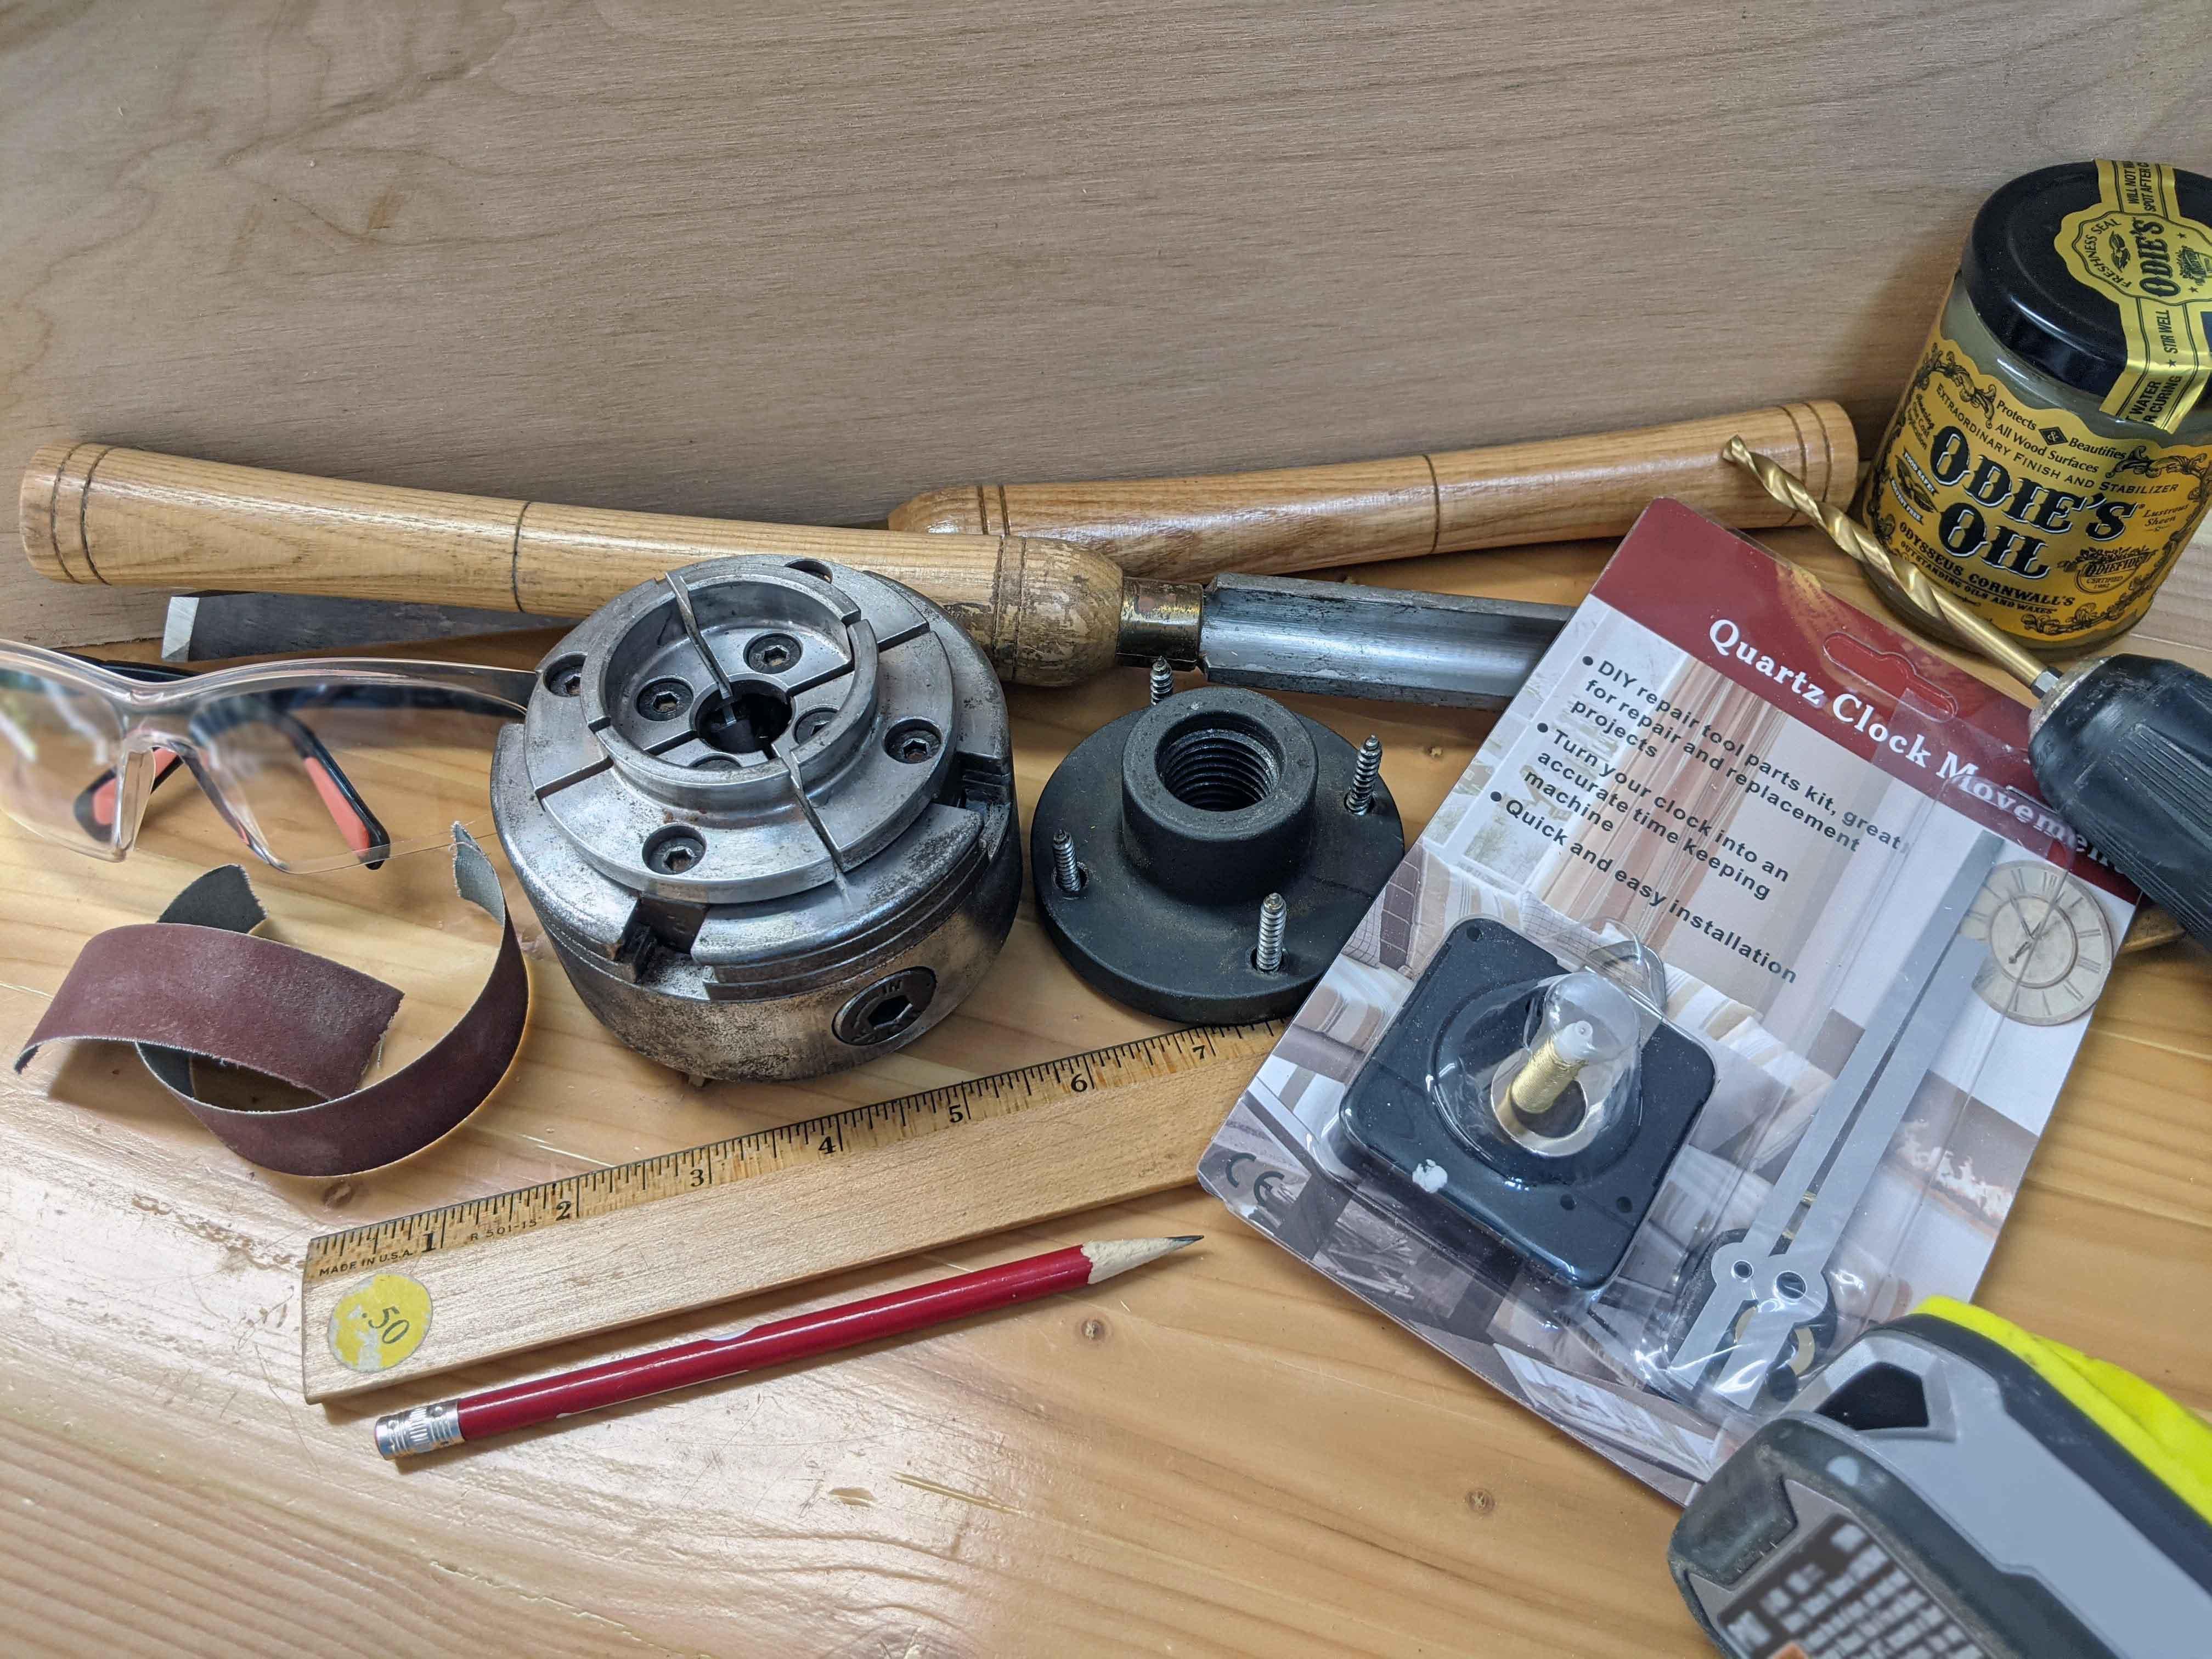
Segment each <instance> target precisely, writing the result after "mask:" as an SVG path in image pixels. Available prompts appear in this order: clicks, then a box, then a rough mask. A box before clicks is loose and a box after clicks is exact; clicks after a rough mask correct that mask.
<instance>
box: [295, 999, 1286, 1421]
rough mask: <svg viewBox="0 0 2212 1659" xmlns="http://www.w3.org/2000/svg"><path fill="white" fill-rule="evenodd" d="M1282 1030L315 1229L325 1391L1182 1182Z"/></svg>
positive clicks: (848, 1113)
mask: <svg viewBox="0 0 2212 1659" xmlns="http://www.w3.org/2000/svg"><path fill="white" fill-rule="evenodd" d="M1280 1030H1281V1027H1280V1026H1279V1024H1275V1023H1273V1022H1269V1023H1267V1024H1257V1025H1240V1026H1202V1027H1197V1028H1194V1029H1192V1030H1184V1031H1173V1032H1170V1033H1168V1034H1166V1035H1164V1036H1155V1037H1144V1038H1139V1039H1138V1040H1136V1041H1134V1042H1123V1043H1118V1044H1116V1045H1115V1046H1114V1047H1113V1048H1098V1049H1094V1050H1092V1051H1091V1052H1090V1053H1088V1054H1077V1055H1074V1056H1073V1057H1071V1058H1069V1059H1066V1060H1048V1061H1046V1062H1044V1063H1042V1064H1041V1065H1036V1066H1023V1067H1022V1068H1021V1069H1019V1070H1018V1071H1012V1072H1001V1073H998V1074H996V1075H995V1076H992V1077H985V1078H977V1079H974V1080H973V1081H971V1082H967V1083H956V1084H951V1085H946V1086H945V1087H943V1088H939V1089H932V1090H930V1091H927V1092H926V1093H923V1094H918V1095H908V1096H905V1097H902V1098H901V1099H897V1100H888V1101H884V1102H882V1103H879V1104H877V1105H873V1106H855V1107H853V1108H850V1109H848V1110H845V1111H842V1112H836V1113H833V1114H831V1115H829V1116H827V1117H818V1118H811V1119H809V1120H807V1121H805V1122H803V1123H793V1124H787V1125H786V1126H784V1127H781V1128H776V1129H764V1130H761V1131H759V1132H757V1133H752V1134H744V1135H735V1136H732V1138H731V1139H727V1140H718V1141H714V1142H711V1143H709V1144H708V1145H707V1146H694V1147H690V1148H689V1149H687V1150H685V1151H683V1152H667V1153H664V1154H662V1155H661V1156H660V1157H658V1158H641V1159H640V1160H639V1161H638V1162H636V1163H635V1164H620V1165H617V1166H615V1167H612V1168H610V1169H604V1170H591V1171H589V1172H587V1173H586V1174H582V1175H575V1176H568V1177H567V1178H566V1179H564V1180H560V1181H549V1182H543V1183H542V1184H540V1185H538V1186H535V1187H525V1188H519V1189H517V1190H516V1191H513V1192H507V1193H499V1194H493V1195H492V1196H489V1197H486V1198H474V1199H468V1200H463V1201H462V1202H460V1203H458V1204H449V1205H447V1206H443V1207H442V1208H439V1209H435V1210H422V1211H418V1212H416V1213H415V1214H412V1215H406V1216H400V1217H398V1218H395V1219H393V1220H390V1221H381V1222H375V1223H372V1224H370V1225H367V1226H362V1227H355V1228H350V1229H349V1230H348V1231H344V1232H338V1233H325V1234H324V1235H322V1236H321V1237H318V1238H316V1239H314V1240H313V1241H312V1242H311V1243H309V1244H308V1246H307V1260H306V1261H305V1263H304V1265H303V1266H302V1267H301V1368H300V1369H301V1390H302V1392H303V1393H304V1394H305V1395H307V1398H308V1399H309V1400H327V1399H332V1398H335V1397H337V1396H338V1395H347V1394H355V1393H358V1392H360V1391H362V1390H363V1389H377V1388H382V1387H384V1386H386V1384H388V1383H398V1382H404V1381H407V1380H409V1379H411V1378H414V1377H419V1376H431V1375H433V1374H435V1373H436V1372H439V1371H444V1370H452V1369H453V1368H454V1367H455V1366H459V1365H466V1364H473V1363H475V1362H476V1361H478V1360H483V1359H489V1358H495V1357H496V1356H498V1355H501V1354H507V1353H514V1352H520V1351H521V1350H524V1349H527V1348H534V1347H538V1346H541V1345H543V1344H545V1343H549V1342H558V1341H562V1340H568V1339H570V1338H574V1337H579V1336H586V1335H589V1334H593V1333H596V1332H599V1331H606V1330H611V1329H614V1328H617V1327H620V1326H623V1325H629V1324H633V1323H635V1322H637V1321H639V1320H642V1319H651V1318H653V1317H655V1316H659V1315H664V1314H671V1313H678V1312H682V1311H684V1310H688V1309H692V1308H700V1307H705V1306H708V1304H713V1303H716V1302H723V1301H727V1300H729V1299H731V1298H732V1297H741V1296H749V1295H753V1294H756V1293H757V1292H759V1291H766V1290H772V1289H775V1288H776V1287H778V1286H780V1285H793V1284H797V1283H799V1282H800V1281H801V1280H804V1279H812V1278H816V1277H817V1276H819V1275H822V1274H824V1273H837V1272H841V1271H843V1270H846V1269H848V1268H853V1267H864V1266H866V1265H867V1264H869V1263H871V1262H876V1261H888V1260H890V1259H891V1258H893V1257H896V1256H902V1255H910V1254H912V1253H913V1252H915V1251H916V1250H922V1249H931V1248H933V1247H935V1246H940V1245H945V1244H951V1243H957V1242H959V1241H960V1240H962V1239H966V1238H974V1237H979V1236H981V1235H982V1234H985V1233H990V1232H996V1231H1000V1230H1002V1229H1005V1228H1008V1227H1017V1226H1022V1225H1026V1224H1029V1223H1032V1222H1037V1221H1042V1220H1046V1219H1048V1218H1051V1217H1054V1216H1059V1215H1065V1214H1067V1213H1070V1212H1073V1211H1076V1210H1082V1209H1088V1208H1091V1207H1092V1206H1096V1205H1100V1204H1110V1203H1114V1202H1116V1201H1118V1200H1123V1199H1128V1198H1136V1197H1139V1196H1142V1195H1143V1194H1146V1193H1155V1192H1160V1191H1164V1189H1166V1188H1170V1187H1176V1186H1180V1185H1182V1183H1183V1182H1188V1181H1189V1180H1191V1179H1192V1178H1193V1177H1194V1173H1195V1171H1196V1170H1197V1167H1198V1159H1199V1155H1200V1152H1202V1151H1203V1150H1204V1149H1205V1146H1206V1142H1207V1141H1208V1140H1209V1139H1212V1134H1213V1132H1214V1130H1215V1129H1217V1128H1218V1127H1219V1126H1220V1123H1221V1120H1222V1119H1223V1118H1224V1117H1225V1115H1227V1114H1228V1110H1229V1108H1230V1107H1231V1105H1232V1104H1234V1103H1235V1101H1236V1098H1237V1094H1238V1093H1239V1092H1240V1091H1242V1090H1243V1086H1244V1085H1245V1084H1246V1083H1247V1082H1249V1080H1250V1079H1251V1077H1252V1074H1253V1073H1254V1072H1255V1071H1256V1070H1257V1069H1258V1068H1259V1063H1260V1061H1261V1060H1262V1059H1263V1058H1264V1057H1265V1056H1266V1054H1267V1050H1268V1049H1269V1048H1272V1047H1273V1045H1274V1041H1275V1038H1276V1036H1278V1035H1279V1032H1280Z"/></svg>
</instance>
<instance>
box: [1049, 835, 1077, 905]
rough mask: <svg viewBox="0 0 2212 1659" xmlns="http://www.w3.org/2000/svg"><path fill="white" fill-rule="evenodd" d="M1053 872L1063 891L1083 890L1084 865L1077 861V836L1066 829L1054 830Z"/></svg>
mask: <svg viewBox="0 0 2212 1659" xmlns="http://www.w3.org/2000/svg"><path fill="white" fill-rule="evenodd" d="M1052 872H1053V879H1054V881H1056V882H1058V883H1059V884H1060V891H1061V892H1063V893H1079V892H1081V891H1082V890H1083V866H1081V865H1079V864H1078V863H1077V862H1076V861H1075V837H1074V836H1071V835H1069V834H1068V833H1067V831H1066V830H1065V829H1055V830H1054V831H1053V832H1052Z"/></svg>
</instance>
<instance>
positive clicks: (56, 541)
mask: <svg viewBox="0 0 2212 1659" xmlns="http://www.w3.org/2000/svg"><path fill="white" fill-rule="evenodd" d="M16 514H17V523H18V525H19V526H20V528H21V535H22V539H23V551H24V555H25V556H26V557H27V559H28V560H29V561H30V564H31V568H33V569H34V570H36V571H37V572H38V573H39V574H40V575H42V576H46V577H47V578H49V579H51V580H56V581H63V582H75V583H82V584H96V585H100V586H117V587H130V586H155V587H160V588H163V589H165V590H167V591H171V592H174V591H179V590H191V589H206V588H216V589H224V590H228V591H230V592H271V593H325V594H335V595H337V597H339V598H342V599H408V600H423V601H428V602H429V603H432V604H436V605H476V606H481V607H483V608H486V609H490V610H513V611H521V612H525V613H527V614H531V615H535V616H540V617H585V616H588V615H590V614H591V613H592V611H596V610H598V609H599V606H601V605H605V603H606V602H607V601H608V600H609V599H613V598H614V597H615V596H616V595H617V594H618V593H621V592H625V591H626V590H627V589H629V588H630V587H633V586H635V585H636V584H637V583H639V582H642V581H651V580H653V579H655V578H656V577H658V576H659V575H660V574H662V573H663V572H665V571H667V570H671V569H673V568H677V567H678V566H681V565H686V564H693V563H696V562H698V561H700V560H702V559H718V558H730V557H734V556H739V555H744V554H751V555H757V556H763V557H769V558H776V559H782V560H786V561H788V562H799V561H803V560H808V559H831V560H839V561H842V562H845V563H848V564H852V565H854V566H857V567H858V568H860V569H863V570H872V571H875V572H877V573H878V574H881V575H885V576H889V577H890V578H891V579H892V580H895V581H901V582H904V583H905V584H906V585H907V586H909V587H913V588H915V589H916V590H918V591H919V592H923V593H926V594H927V595H928V596H929V597H930V598H931V599H935V600H936V601H937V602H938V603H939V605H943V606H944V607H945V610H946V611H949V612H951V615H952V617H954V619H955V620H956V621H957V622H959V623H960V624H961V625H962V626H963V628H965V629H967V630H968V632H969V634H970V635H973V636H974V638H975V642H976V644H978V645H980V646H981V647H983V650H984V653H985V654H987V656H988V657H989V658H990V659H991V662H992V665H993V666H994V668H995V669H997V671H998V672H999V674H1000V678H1004V679H1007V680H1011V681H1014V682H1017V683H1018V684H1025V685H1069V684H1075V683H1077V682H1079V681H1081V680H1085V679H1088V678H1090V677H1091V675H1093V674H1095V673H1097V672H1098V671H1100V670H1101V669H1103V668H1106V667H1108V666H1109V665H1111V664H1112V663H1113V662H1114V660H1115V635H1116V634H1117V632H1118V630H1119V628H1120V624H1121V571H1120V569H1119V568H1116V567H1115V565H1113V564H1111V563H1109V562H1108V561H1107V560H1105V559H1104V558H1103V557H1101V556H1099V555H1098V554H1097V553H1094V552H1090V551H1087V550H1084V549H1080V548H1069V547H1061V546H1059V545H1057V544H1053V543H1049V542H1039V541H1034V540H1031V539H1029V538H1024V537H1019V536H924V535H920V534H915V533H901V532H896V531H889V530H838V529H823V528H816V527H814V526H808V525H781V524H749V523H745V522H743V521H741V520H724V519H695V518H685V517H682V516H679V515H671V514H659V513H618V512H612V511H608V510H605V509H595V508H591V507H562V506H557V505H555V504H553V503H550V502H546V501H502V500H500V499H497V498H495V497H491V496H483V495H453V494H450V493H448V492H445V491H441V490H429V489H395V488H392V487H390V486H387V485H381V484H374V483H354V482H349V481H347V480H344V479H337V478H315V477H305V476H303V475H301V474H298V473H289V472H273V471H267V470H265V469H262V468H258V467H247V466H233V465H227V464H224V463H221V462H216V461H201V460H193V459H188V458H186V457H184V456H178V455H156V454H152V453H148V452H147V451H144V450H137V449H123V448H118V447H116V446H114V445H112V444H103V443H96V442H78V443H69V444H48V445H46V447H43V448H41V449H40V450H39V451H38V452H37V453H34V454H33V456H32V457H31V464H30V465H28V466H27V467H26V468H25V469H24V471H23V477H22V481H21V484H20V485H19V487H18V489H17V493H16Z"/></svg>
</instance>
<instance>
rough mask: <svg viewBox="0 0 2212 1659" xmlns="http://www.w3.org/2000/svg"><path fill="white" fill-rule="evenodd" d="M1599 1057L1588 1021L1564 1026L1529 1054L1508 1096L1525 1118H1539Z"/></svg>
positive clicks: (1593, 1033) (1593, 1029)
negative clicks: (1592, 1061)
mask: <svg viewBox="0 0 2212 1659" xmlns="http://www.w3.org/2000/svg"><path fill="white" fill-rule="evenodd" d="M1596 1057H1597V1028H1596V1027H1595V1026H1594V1025H1592V1024H1590V1023H1589V1021H1588V1020H1586V1019H1578V1020H1577V1021H1576V1022H1575V1023H1574V1024H1571V1025H1567V1026H1563V1027H1561V1028H1560V1029H1559V1030H1557V1031H1554V1032H1553V1034H1552V1035H1551V1036H1547V1037H1546V1038H1545V1039H1544V1040H1543V1041H1542V1042H1540V1043H1538V1044H1537V1045H1536V1046H1535V1048H1533V1049H1531V1050H1530V1051H1529V1054H1528V1061H1527V1063H1526V1064H1524V1065H1523V1066H1522V1067H1521V1070H1520V1072H1519V1073H1518V1074H1517V1075H1516V1077H1515V1078H1514V1079H1513V1083H1512V1086H1511V1087H1510V1088H1509V1089H1507V1090H1506V1091H1505V1097H1506V1098H1507V1099H1508V1100H1510V1101H1511V1102H1512V1103H1513V1109H1514V1110H1515V1111H1516V1112H1518V1113H1520V1114H1521V1115H1522V1116H1523V1117H1541V1116H1542V1115H1544V1114H1545V1113H1546V1112H1547V1111H1549V1110H1550V1109H1551V1108H1552V1105H1553V1103H1554V1102H1555V1101H1557V1100H1558V1099H1559V1097H1560V1096H1561V1095H1563V1094H1565V1093H1566V1091H1567V1085H1569V1084H1571V1083H1572V1082H1573V1081H1574V1080H1575V1079H1576V1078H1577V1077H1578V1076H1579V1075H1581V1073H1582V1069H1583V1066H1587V1065H1589V1063H1590V1061H1591V1060H1595V1058H1596Z"/></svg>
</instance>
